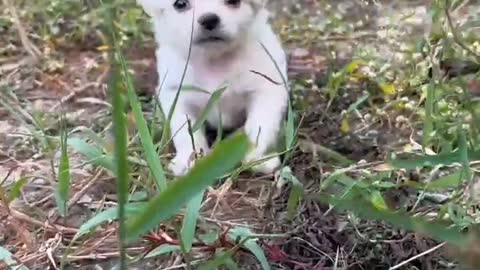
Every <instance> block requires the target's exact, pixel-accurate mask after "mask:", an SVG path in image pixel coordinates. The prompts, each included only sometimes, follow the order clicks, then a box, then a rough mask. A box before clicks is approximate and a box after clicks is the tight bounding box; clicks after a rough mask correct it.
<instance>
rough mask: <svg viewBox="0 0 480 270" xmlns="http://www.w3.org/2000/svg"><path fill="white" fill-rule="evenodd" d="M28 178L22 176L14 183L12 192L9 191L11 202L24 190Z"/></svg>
mask: <svg viewBox="0 0 480 270" xmlns="http://www.w3.org/2000/svg"><path fill="white" fill-rule="evenodd" d="M27 182H28V178H27V177H25V176H22V177H21V178H20V179H18V181H16V182H15V184H13V187H12V188H11V189H10V192H9V193H8V200H9V201H10V202H11V201H13V200H15V199H17V198H18V197H19V196H20V193H21V192H22V189H23V187H24V186H25V185H26V184H27Z"/></svg>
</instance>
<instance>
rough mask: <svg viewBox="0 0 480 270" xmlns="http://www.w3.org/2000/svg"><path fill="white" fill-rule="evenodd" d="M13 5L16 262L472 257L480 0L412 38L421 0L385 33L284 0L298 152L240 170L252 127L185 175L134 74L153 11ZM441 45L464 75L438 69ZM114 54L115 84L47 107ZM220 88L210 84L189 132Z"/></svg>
mask: <svg viewBox="0 0 480 270" xmlns="http://www.w3.org/2000/svg"><path fill="white" fill-rule="evenodd" d="M462 3H465V4H462ZM6 4H7V3H6ZM6 4H2V5H6ZM8 4H9V6H8V9H7V8H4V9H3V10H6V11H4V13H2V14H1V15H0V34H1V35H2V36H7V39H6V40H4V41H0V45H1V46H2V48H4V49H2V50H0V72H2V75H5V76H2V77H1V79H0V87H1V89H2V93H1V94H0V105H1V107H0V131H1V132H0V140H1V141H2V142H4V143H2V144H1V145H0V156H1V157H2V160H1V161H0V172H1V171H6V172H8V173H6V174H2V173H0V215H2V217H6V218H2V220H3V221H2V222H0V230H2V231H5V232H12V233H7V234H5V237H3V238H0V255H1V256H0V259H2V260H3V261H4V263H5V264H6V265H7V266H11V267H14V266H15V265H21V269H45V268H46V267H48V266H51V265H52V264H55V265H56V266H58V267H59V268H60V269H72V268H79V269H84V268H85V267H87V265H88V264H89V263H90V262H92V261H93V262H94V263H96V264H99V265H101V267H102V268H105V269H106V268H111V267H117V268H116V269H127V266H138V267H140V268H142V267H143V268H148V269H151V268H152V269H154V267H155V268H159V269H165V268H168V267H179V268H182V269H217V268H218V267H220V266H224V267H225V268H227V269H246V268H248V267H251V268H252V269H293V268H294V267H304V269H314V267H323V268H332V269H372V268H373V267H380V268H381V269H400V268H401V267H406V268H401V269H419V268H422V267H430V269H451V268H452V267H460V266H462V267H464V268H469V267H470V268H471V269H476V267H477V266H478V262H477V259H476V257H478V240H477V236H476V233H475V232H476V230H477V229H478V222H479V220H480V219H479V216H478V205H477V204H478V201H477V200H478V177H479V173H478V172H479V166H478V165H479V160H480V147H479V145H478V142H479V141H480V132H479V130H480V122H479V121H478V119H480V107H479V106H480V100H479V98H478V97H479V92H478V91H479V88H478V85H479V75H480V74H479V69H478V68H477V69H476V67H478V66H479V64H478V62H477V61H478V54H479V49H478V48H479V47H478V46H479V45H478V34H476V33H475V31H474V29H475V22H476V21H478V18H479V14H480V7H479V6H478V5H474V4H468V3H466V1H459V2H455V6H452V5H451V4H450V3H449V2H448V1H435V2H434V4H433V5H432V6H431V7H429V8H430V10H429V13H428V14H430V15H429V16H432V22H433V27H432V31H431V33H429V35H428V36H427V37H426V38H424V37H422V35H418V34H417V35H415V34H414V35H411V36H415V38H414V39H406V38H405V36H406V34H405V33H403V32H402V31H403V30H402V29H403V28H402V27H403V26H405V25H407V26H408V27H412V28H415V27H416V25H413V26H412V25H408V22H406V21H407V20H408V18H410V17H411V16H412V15H411V14H407V15H405V16H400V17H401V19H400V21H399V22H396V23H391V24H390V25H389V26H388V27H389V28H388V29H387V30H388V31H385V32H382V30H381V29H373V30H372V29H370V28H368V27H367V28H365V27H364V26H362V25H361V24H358V23H357V22H353V21H351V20H350V17H354V16H357V13H353V14H350V15H349V14H346V13H344V12H347V13H348V12H350V11H349V8H348V5H346V6H341V5H340V7H343V9H342V8H339V9H335V8H333V7H332V6H330V7H329V6H328V5H324V4H323V3H320V4H313V5H314V6H313V7H310V6H308V5H312V3H310V4H309V3H307V2H301V5H302V6H303V7H304V8H303V9H300V10H298V9H297V8H296V7H289V8H290V10H291V12H290V13H289V14H288V15H284V14H283V15H282V13H279V14H277V18H276V20H275V22H276V23H275V27H276V30H277V31H278V32H279V33H280V34H281V37H282V39H283V40H284V42H285V44H286V46H288V47H290V48H296V50H297V51H295V49H294V52H292V53H291V55H292V60H291V61H290V69H291V73H292V74H293V73H295V72H296V70H301V72H300V73H299V74H297V75H294V76H290V78H289V79H290V81H289V82H288V86H289V88H291V89H292V98H291V104H290V106H289V111H288V116H287V117H286V121H285V125H284V127H285V128H284V130H283V133H284V138H283V139H282V144H284V145H285V149H286V150H285V152H286V158H285V160H284V164H283V166H284V167H283V168H282V169H281V171H280V172H279V174H278V175H277V176H275V177H273V176H272V177H257V176H254V175H250V174H248V173H246V172H243V169H244V168H242V167H240V168H239V167H238V166H237V165H238V164H239V163H240V161H241V160H242V158H243V156H244V155H245V153H246V151H247V148H248V142H247V139H246V137H245V136H244V135H243V134H241V133H239V134H235V135H234V136H232V137H230V138H228V139H225V140H222V141H219V142H217V143H216V144H215V145H216V146H215V148H214V150H213V151H212V153H211V154H209V155H208V156H206V157H204V158H202V159H200V160H198V161H197V162H196V165H195V167H194V168H193V169H192V171H191V172H190V173H189V174H187V175H186V176H184V177H181V178H178V179H174V177H172V176H171V175H170V174H169V172H168V171H167V170H166V169H164V168H165V164H166V163H167V162H168V160H169V159H170V157H171V152H170V151H168V150H169V149H168V147H167V146H168V145H167V143H168V139H167V137H166V135H167V134H168V133H169V130H168V119H169V114H171V113H170V112H167V116H166V119H165V120H164V119H163V118H160V119H159V118H158V117H157V115H156V112H158V110H159V108H158V104H157V103H156V102H155V101H151V98H149V97H147V98H145V97H144V96H141V95H140V94H141V93H140V92H139V89H138V88H139V85H140V84H141V82H142V78H140V79H138V77H139V73H140V72H141V69H142V68H143V67H144V65H143V62H145V61H147V62H148V61H150V62H151V61H152V59H153V55H152V54H150V55H148V56H146V57H145V56H143V53H142V50H143V49H142V48H143V47H142V48H141V49H137V50H135V48H138V44H139V43H141V44H142V43H143V44H147V45H145V50H147V48H148V46H151V47H153V43H152V40H151V36H150V33H149V30H148V29H149V27H148V20H147V18H146V17H145V16H144V14H143V13H142V12H141V10H140V9H139V8H138V7H137V6H135V5H134V3H133V2H132V1H126V0H121V1H115V2H114V3H112V4H110V3H108V2H105V3H100V2H97V1H88V4H80V3H77V2H76V1H38V3H34V4H32V5H31V9H28V10H26V9H22V7H24V6H25V5H26V2H15V3H14V5H15V6H12V3H8ZM29 5H30V4H29ZM352 5H359V6H360V7H362V4H352ZM462 5H466V6H464V7H463V9H462ZM12 8H13V9H16V10H17V13H19V16H20V17H21V21H20V22H21V24H22V26H23V27H22V28H23V29H24V31H25V33H26V34H27V37H28V38H29V39H30V42H31V43H32V44H34V46H37V47H38V51H40V52H42V56H41V58H39V60H38V61H39V62H37V63H33V65H31V66H24V64H22V63H23V62H22V61H21V59H23V58H25V57H27V58H28V57H29V56H28V52H29V51H32V50H26V49H25V48H24V47H23V45H24V44H23V45H22V42H21V40H20V39H19V37H18V36H19V35H18V30H19V28H18V24H17V23H16V22H15V20H13V19H12V18H13V17H12V15H11V14H12V13H10V12H11V10H12ZM357 8H358V7H357ZM368 8H369V9H372V7H368ZM397 8H400V7H397ZM405 8H406V10H408V12H414V11H415V10H416V9H415V6H408V5H407V6H406V7H405ZM309 10H322V11H323V12H325V14H326V17H325V19H324V21H322V22H319V21H317V24H312V23H311V22H308V21H306V18H310V17H311V18H315V15H314V14H311V13H308V11H309ZM412 10H413V11H412ZM465 10H466V11H465ZM475 10H476V11H475ZM9 11H10V12H9ZM18 11H21V12H18ZM73 11H75V12H73ZM366 11H368V10H366ZM462 12H463V13H462ZM465 12H470V14H467V15H468V16H467V15H465V14H466V13H465ZM475 12H476V13H475ZM398 14H400V12H398ZM459 14H463V17H462V18H463V21H462V20H460V21H459V20H458V18H459V17H461V15H459ZM394 15H395V14H394ZM415 16H416V15H414V16H413V17H415ZM285 18H286V19H288V20H285ZM351 19H352V20H353V19H356V18H351ZM387 19H391V18H389V17H386V18H385V20H387ZM417 26H418V25H417ZM468 26H469V27H468ZM92 29H99V30H101V31H92ZM459 29H462V31H460V30H459ZM25 33H24V34H25ZM357 33H363V34H362V35H358V34H357ZM384 35H387V36H384ZM476 35H477V36H476ZM319 40H322V42H319ZM138 42H139V43H138ZM388 43H392V44H393V45H394V46H393V45H392V46H393V47H394V48H397V47H398V48H401V51H400V52H399V51H398V50H391V48H392V46H389V44H388ZM135 44H137V45H135ZM132 48H133V49H132ZM298 48H301V49H298ZM303 48H307V49H308V50H307V51H308V55H307V56H305V55H304V53H303V52H302V50H303ZM33 51H37V50H35V49H34V50H33ZM332 51H333V53H332ZM345 51H347V52H348V55H342V53H345ZM385 51H387V52H388V53H385ZM325 55H328V57H326V56H325ZM332 55H333V60H329V58H332V57H331V56H332ZM75 56H79V57H75ZM322 56H323V57H325V59H323V58H322ZM344 57H345V58H348V61H346V62H347V63H346V64H345V65H341V66H338V67H333V68H332V65H333V66H336V63H337V62H342V58H344ZM312 58H314V60H312ZM74 59H79V60H74ZM322 59H323V60H322ZM329 61H333V62H332V63H333V64H330V63H327V62H329ZM62 62H63V64H62V65H60V66H59V67H58V68H57V69H54V70H53V71H52V69H51V68H50V67H51V65H52V63H62ZM445 62H448V63H453V64H451V65H453V67H450V68H449V71H450V74H453V73H452V71H454V72H455V74H456V75H455V76H449V75H448V74H447V75H445V74H444V73H445V71H446V70H445V64H444V63H445ZM12 63H15V64H19V65H20V66H15V65H12ZM465 65H467V66H468V68H462V67H463V66H465ZM86 66H88V68H85V67H86ZM71 67H74V68H71ZM78 67H81V68H78ZM149 69H150V71H151V70H152V69H154V65H153V66H152V65H150V67H149ZM475 69H476V70H475ZM22 70H28V71H29V72H22ZM318 70H324V72H321V74H319V73H318V72H317V71H318ZM464 70H470V72H468V74H462V72H463V71H464ZM472 70H473V71H472ZM105 71H108V72H109V74H111V76H110V78H109V79H110V80H109V84H108V88H107V89H108V91H107V92H105V93H103V94H102V88H101V87H95V89H96V92H95V91H93V92H89V90H88V91H87V90H84V91H85V92H81V93H77V94H75V95H73V98H70V99H68V100H67V101H65V102H64V103H63V104H61V106H58V108H61V109H59V110H58V112H57V111H53V112H48V108H49V107H53V105H58V99H59V98H58V99H53V100H52V99H49V96H53V95H60V97H64V96H68V95H69V92H68V91H67V92H66V93H65V89H67V90H68V89H73V88H74V87H71V86H73V85H75V84H78V83H79V82H78V81H80V84H86V83H88V82H91V81H96V80H97V79H98V78H99V77H101V76H102V75H101V74H103V73H105ZM24 73H31V74H24ZM312 73H313V74H312ZM325 74H326V79H325V78H324V79H321V77H322V76H323V77H325ZM459 74H460V75H459ZM92 78H93V79H92ZM32 81H33V82H34V83H33V84H29V82H32ZM153 81H155V80H153ZM100 82H101V84H104V83H106V81H105V80H103V81H100ZM284 83H285V84H287V82H286V80H285V78H284ZM149 87H151V88H153V87H155V82H153V83H151V84H150V85H149ZM59 89H60V90H59ZM187 90H188V89H187ZM187 90H185V91H187ZM56 91H57V92H56ZM62 91H63V92H62ZM179 91H180V90H179ZM224 91H225V88H220V89H219V90H217V91H215V92H214V94H212V96H211V98H210V101H209V105H208V106H207V108H206V109H205V112H204V114H202V115H203V116H202V117H201V118H200V119H199V120H198V121H197V122H195V123H192V126H191V129H192V130H196V129H198V128H200V127H201V125H202V124H203V123H204V121H205V115H206V114H207V112H208V111H209V110H210V109H211V108H212V107H213V106H214V105H215V104H216V103H217V102H218V100H219V99H220V98H221V95H222V93H223V92H224ZM45 92H46V93H47V94H46V95H45ZM105 103H106V104H108V105H107V106H106V105H105ZM12 123H14V124H12ZM17 126H18V127H17ZM223 153H229V155H228V156H227V158H225V156H224V155H223ZM4 157H5V158H4ZM40 180H42V181H40ZM43 180H44V181H43ZM272 180H273V181H272ZM35 189H39V191H37V190H35ZM38 194H40V196H41V197H40V198H39V197H38ZM36 196H37V197H36ZM79 213H80V214H79ZM47 220H48V221H49V222H48V223H46V221H47ZM45 224H52V226H49V225H45ZM47 245H48V246H49V247H50V249H49V250H48V251H44V249H42V248H41V247H43V246H47ZM158 258H159V259H158ZM155 259H158V260H155ZM0 265H1V264H0ZM249 269H250V268H249Z"/></svg>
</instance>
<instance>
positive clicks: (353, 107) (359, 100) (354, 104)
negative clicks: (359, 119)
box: [346, 93, 370, 114]
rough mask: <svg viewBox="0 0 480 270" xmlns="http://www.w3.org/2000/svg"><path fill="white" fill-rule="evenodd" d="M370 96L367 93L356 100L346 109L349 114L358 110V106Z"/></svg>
mask: <svg viewBox="0 0 480 270" xmlns="http://www.w3.org/2000/svg"><path fill="white" fill-rule="evenodd" d="M369 97H370V94H368V93H367V94H365V95H363V96H361V97H360V98H359V99H358V100H357V101H355V103H353V104H352V105H350V106H349V107H348V109H347V111H346V113H347V114H349V113H351V112H353V111H354V110H357V109H358V107H359V106H360V105H361V104H363V103H364V102H365V101H367V100H368V98H369Z"/></svg>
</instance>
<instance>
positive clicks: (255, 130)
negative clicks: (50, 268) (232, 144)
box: [245, 84, 288, 174]
mask: <svg viewBox="0 0 480 270" xmlns="http://www.w3.org/2000/svg"><path fill="white" fill-rule="evenodd" d="M262 86H263V88H260V89H259V90H258V91H257V92H254V93H253V94H252V96H251V100H250V104H249V107H248V114H247V121H246V123H245V132H246V133H247V136H248V137H249V139H250V141H251V142H252V143H254V148H253V149H252V150H251V152H250V153H249V154H248V155H247V157H246V158H245V162H248V163H249V162H254V161H259V162H260V161H261V160H263V159H265V158H266V153H267V151H268V150H269V149H270V148H271V147H272V146H274V145H275V143H276V142H277V136H278V133H279V131H280V125H281V122H282V119H283V114H284V112H285V109H286V105H287V100H288V94H287V92H286V90H285V88H283V87H282V86H275V85H271V84H264V85H262ZM279 166H280V158H279V157H278V156H275V157H272V158H269V159H267V160H265V161H263V162H262V163H260V164H258V165H256V166H254V167H253V168H252V169H253V170H254V171H256V172H259V173H264V174H268V173H272V172H273V171H275V170H276V169H278V167H279Z"/></svg>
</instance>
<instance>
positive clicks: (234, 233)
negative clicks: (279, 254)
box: [228, 227, 271, 270]
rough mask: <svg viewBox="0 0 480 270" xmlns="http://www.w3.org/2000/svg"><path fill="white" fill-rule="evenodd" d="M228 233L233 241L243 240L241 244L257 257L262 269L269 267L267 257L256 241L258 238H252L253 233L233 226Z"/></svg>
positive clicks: (268, 268)
mask: <svg viewBox="0 0 480 270" xmlns="http://www.w3.org/2000/svg"><path fill="white" fill-rule="evenodd" d="M228 235H229V237H230V239H232V240H233V241H237V242H243V246H244V247H245V248H246V249H248V250H249V251H250V252H251V253H252V254H253V255H254V256H255V257H256V258H257V260H258V261H259V262H260V264H261V265H262V268H263V269H264V270H270V269H271V267H270V264H269V263H268V260H267V257H266V256H265V252H264V251H263V249H262V248H261V247H260V245H259V244H258V243H257V241H258V239H256V238H254V237H255V234H254V233H252V232H251V231H250V230H249V229H248V228H244V227H235V228H233V229H231V230H230V231H229V234H228Z"/></svg>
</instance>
